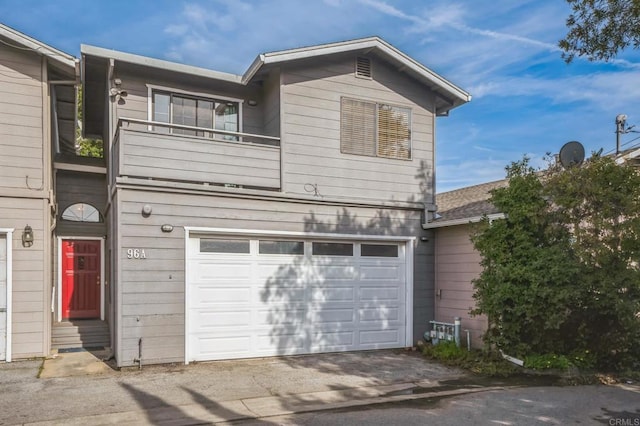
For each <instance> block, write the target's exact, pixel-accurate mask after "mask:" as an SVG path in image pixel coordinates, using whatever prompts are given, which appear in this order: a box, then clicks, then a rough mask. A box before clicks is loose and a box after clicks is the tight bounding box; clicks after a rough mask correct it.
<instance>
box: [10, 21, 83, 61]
mask: <svg viewBox="0 0 640 426" xmlns="http://www.w3.org/2000/svg"><path fill="white" fill-rule="evenodd" d="M0 36H3V37H6V38H8V39H9V40H11V41H13V42H15V43H18V44H21V45H22V46H24V47H26V48H29V49H31V50H33V51H34V52H36V53H39V54H41V55H44V56H46V57H47V58H50V59H51V60H54V61H56V62H58V63H59V64H61V65H64V66H66V67H69V68H71V69H73V70H74V72H76V71H77V70H78V68H77V67H78V65H77V64H78V59H76V58H75V57H74V56H73V55H70V54H68V53H65V52H63V51H61V50H58V49H56V48H55V47H51V46H49V45H48V44H44V43H42V42H41V41H38V40H36V39H34V38H31V37H29V36H27V35H25V34H22V33H21V32H19V31H16V30H14V29H13V28H10V27H7V26H6V25H3V24H0Z"/></svg>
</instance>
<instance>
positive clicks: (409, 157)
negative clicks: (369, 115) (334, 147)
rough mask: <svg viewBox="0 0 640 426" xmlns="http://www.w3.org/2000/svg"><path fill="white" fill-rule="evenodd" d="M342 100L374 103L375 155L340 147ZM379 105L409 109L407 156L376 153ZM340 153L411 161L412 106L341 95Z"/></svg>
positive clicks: (378, 130) (378, 131)
mask: <svg viewBox="0 0 640 426" xmlns="http://www.w3.org/2000/svg"><path fill="white" fill-rule="evenodd" d="M344 100H350V101H355V102H367V103H370V104H374V105H375V114H374V121H375V128H374V134H375V141H374V144H375V145H374V148H375V153H376V154H375V155H367V154H354V153H351V152H345V151H344V150H343V148H342V114H343V102H344ZM380 105H387V106H390V107H395V108H402V109H406V110H408V111H409V156H408V157H407V158H398V157H388V156H385V155H379V154H378V144H379V141H380V137H379V133H380V128H379V121H378V120H379V118H378V116H379V114H378V111H379V107H380ZM340 153H341V154H345V155H357V156H360V157H371V158H386V159H389V160H401V161H413V108H412V106H409V105H401V104H394V103H390V102H383V101H376V100H372V99H367V98H360V99H358V98H352V97H351V96H341V97H340Z"/></svg>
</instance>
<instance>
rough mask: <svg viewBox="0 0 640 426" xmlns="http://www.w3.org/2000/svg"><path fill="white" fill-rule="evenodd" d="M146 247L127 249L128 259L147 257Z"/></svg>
mask: <svg viewBox="0 0 640 426" xmlns="http://www.w3.org/2000/svg"><path fill="white" fill-rule="evenodd" d="M146 258H147V255H146V254H145V252H144V249H127V259H146Z"/></svg>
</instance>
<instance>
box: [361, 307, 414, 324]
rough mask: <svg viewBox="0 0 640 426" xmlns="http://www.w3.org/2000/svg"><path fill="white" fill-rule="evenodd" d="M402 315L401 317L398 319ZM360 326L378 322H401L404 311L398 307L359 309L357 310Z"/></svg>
mask: <svg viewBox="0 0 640 426" xmlns="http://www.w3.org/2000/svg"><path fill="white" fill-rule="evenodd" d="M400 313H402V317H400ZM358 315H359V318H360V324H363V323H367V322H379V321H402V320H403V319H404V310H401V309H400V308H398V307H386V306H378V307H376V308H361V309H359V310H358Z"/></svg>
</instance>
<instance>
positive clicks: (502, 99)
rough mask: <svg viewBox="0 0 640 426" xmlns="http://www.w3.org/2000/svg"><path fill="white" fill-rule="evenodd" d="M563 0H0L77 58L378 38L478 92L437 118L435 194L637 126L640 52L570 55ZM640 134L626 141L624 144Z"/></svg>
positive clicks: (12, 19) (217, 58) (11, 17)
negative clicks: (561, 44)
mask: <svg viewBox="0 0 640 426" xmlns="http://www.w3.org/2000/svg"><path fill="white" fill-rule="evenodd" d="M569 12H570V10H569V6H568V5H567V4H566V3H565V1H564V0H544V1H541V0H534V1H519V2H518V1H513V0H490V1H489V0H467V1H456V0H436V1H431V0H420V1H415V0H399V1H392V0H386V1H381V0H306V1H300V0H256V1H251V0H183V1H179V0H155V1H151V0H148V1H142V0H126V1H125V0H56V1H51V0H46V1H44V0H2V1H1V2H0V21H2V23H4V24H6V25H9V26H11V27H13V28H15V29H17V30H19V31H22V32H24V33H26V34H27V35H30V36H32V37H34V38H36V39H38V40H41V41H43V42H45V43H47V44H50V45H52V46H54V47H57V48H59V49H61V50H63V51H66V52H68V53H71V54H73V55H76V56H79V49H80V44H81V43H84V44H91V45H95V46H100V47H106V48H111V49H116V50H121V51H125V52H130V53H136V54H140V55H146V56H152V57H156V58H161V59H167V60H172V61H177V62H182V63H186V64H191V65H196V66H202V67H207V68H212V69H215V70H218V71H225V72H231V73H236V74H241V73H243V72H244V71H245V70H246V69H247V67H248V66H249V64H250V63H251V62H252V61H253V59H254V58H255V57H256V55H257V54H259V53H261V52H269V51H274V50H282V49H288V48H293V47H299V46H306V45H313V44H321V43H329V42H333V41H341V40H348V39H353V38H358V37H365V36H371V35H378V36H380V37H382V38H383V39H385V40H386V41H388V42H389V43H391V44H392V45H394V46H395V47H397V48H398V49H400V50H402V51H403V52H405V53H407V54H408V55H410V56H412V57H413V58H414V59H416V60H418V61H419V62H421V63H423V64H424V65H426V66H427V67H429V68H430V69H432V70H433V71H435V72H437V73H439V74H441V75H442V76H444V77H445V78H447V79H448V80H450V81H452V82H453V83H455V84H456V85H458V86H460V87H462V88H463V89H465V90H467V91H468V92H470V93H471V94H472V96H473V100H472V101H471V103H469V104H467V105H464V106H462V107H460V108H458V109H455V110H453V111H452V112H451V115H450V116H449V117H446V118H440V119H438V122H437V128H436V132H437V133H436V140H437V148H436V149H437V151H436V159H437V162H436V180H437V191H438V192H443V191H447V190H450V189H455V188H459V187H463V186H468V185H474V184H478V183H482V182H488V181H491V180H496V179H501V178H503V177H504V167H505V166H506V165H507V164H509V163H510V162H511V161H515V160H518V159H520V158H522V156H523V155H524V154H526V155H528V156H529V157H531V158H532V162H533V164H534V165H536V166H542V165H543V164H544V163H543V161H542V157H543V156H544V155H545V153H547V152H551V153H557V152H558V151H559V149H560V147H561V146H562V145H563V144H564V143H566V142H568V141H571V140H578V141H580V142H582V143H583V144H584V146H585V148H586V151H587V153H590V152H591V151H597V150H599V149H600V148H604V152H605V153H606V152H609V151H612V150H613V149H614V148H615V133H614V132H615V124H614V120H615V117H616V115H617V114H620V113H624V114H627V115H628V117H629V119H628V123H629V124H630V125H633V124H638V128H639V129H640V108H639V106H640V52H638V51H627V52H623V54H621V55H619V56H618V58H617V59H616V60H615V61H613V62H612V63H591V62H588V61H586V60H583V59H576V60H575V61H574V63H572V64H571V65H566V64H565V63H564V62H563V61H562V59H561V57H560V51H559V50H558V48H557V47H556V46H557V42H558V40H559V39H561V38H562V37H563V36H564V35H565V33H566V27H565V19H566V17H567V16H568V15H569ZM637 137H640V134H635V133H629V134H627V135H624V136H623V138H622V142H623V144H627V145H626V146H625V148H627V147H630V146H633V145H635V144H636V143H639V142H640V138H639V139H638V140H634V139H635V138H637Z"/></svg>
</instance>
